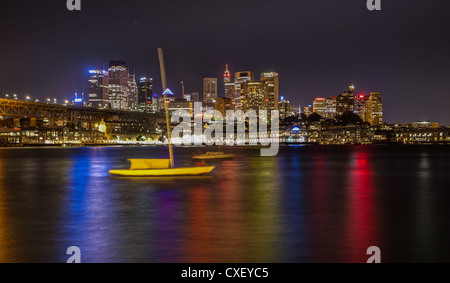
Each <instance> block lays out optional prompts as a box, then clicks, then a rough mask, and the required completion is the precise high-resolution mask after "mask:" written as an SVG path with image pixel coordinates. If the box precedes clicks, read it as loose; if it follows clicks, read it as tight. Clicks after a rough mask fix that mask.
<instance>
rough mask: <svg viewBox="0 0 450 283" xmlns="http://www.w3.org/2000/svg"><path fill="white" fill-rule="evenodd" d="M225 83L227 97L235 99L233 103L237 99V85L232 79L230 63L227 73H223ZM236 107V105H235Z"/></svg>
mask: <svg viewBox="0 0 450 283" xmlns="http://www.w3.org/2000/svg"><path fill="white" fill-rule="evenodd" d="M223 79H224V84H225V98H229V99H231V100H232V101H233V105H234V102H235V99H236V85H235V83H234V82H233V81H232V78H231V73H230V71H229V70H228V65H226V69H225V73H224V75H223ZM233 108H234V107H233Z"/></svg>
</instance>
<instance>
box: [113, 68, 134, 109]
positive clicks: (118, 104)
mask: <svg viewBox="0 0 450 283" xmlns="http://www.w3.org/2000/svg"><path fill="white" fill-rule="evenodd" d="M108 77H109V84H108V88H109V94H108V100H109V103H110V106H111V108H112V109H122V110H127V109H128V108H129V106H130V96H131V95H132V93H131V91H130V81H131V79H130V75H129V74H128V70H127V67H126V64H125V62H123V61H111V63H110V64H109V69H108Z"/></svg>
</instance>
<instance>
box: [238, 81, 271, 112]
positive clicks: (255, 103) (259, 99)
mask: <svg viewBox="0 0 450 283" xmlns="http://www.w3.org/2000/svg"><path fill="white" fill-rule="evenodd" d="M241 87H242V94H243V109H242V110H244V112H246V111H248V110H253V111H255V112H256V114H259V110H265V99H266V89H265V84H264V83H263V82H252V81H249V82H245V83H243V84H241Z"/></svg>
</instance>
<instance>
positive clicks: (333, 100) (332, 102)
mask: <svg viewBox="0 0 450 283" xmlns="http://www.w3.org/2000/svg"><path fill="white" fill-rule="evenodd" d="M336 107H337V96H331V97H328V98H327V100H326V108H325V118H326V119H335V118H336Z"/></svg>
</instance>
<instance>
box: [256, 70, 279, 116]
mask: <svg viewBox="0 0 450 283" xmlns="http://www.w3.org/2000/svg"><path fill="white" fill-rule="evenodd" d="M260 81H261V82H262V83H263V84H264V86H265V93H264V95H265V97H264V101H263V109H264V110H267V111H272V110H279V108H278V102H279V99H280V79H279V76H278V73H276V72H270V73H262V74H261V77H260Z"/></svg>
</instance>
